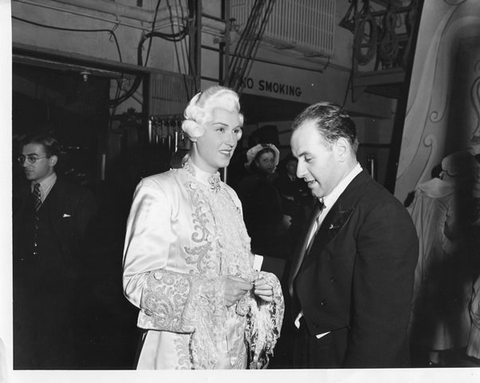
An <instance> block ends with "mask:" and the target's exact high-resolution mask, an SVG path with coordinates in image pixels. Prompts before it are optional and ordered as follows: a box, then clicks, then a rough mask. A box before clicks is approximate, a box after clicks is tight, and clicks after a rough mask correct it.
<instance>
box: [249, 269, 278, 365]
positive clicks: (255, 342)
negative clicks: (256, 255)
mask: <svg viewBox="0 0 480 383" xmlns="http://www.w3.org/2000/svg"><path fill="white" fill-rule="evenodd" d="M260 274H261V276H262V277H263V278H265V280H266V281H267V282H268V283H269V284H270V285H272V286H273V300H272V302H265V301H263V300H254V302H256V303H257V304H253V305H252V306H251V309H250V311H249V312H248V314H247V327H246V330H245V339H246V341H247V343H248V357H249V368H250V369H260V368H265V367H266V366H267V365H268V361H269V359H270V356H271V355H273V349H274V347H275V344H276V343H277V340H278V338H280V330H281V329H282V323H283V316H284V313H285V303H284V300H283V293H282V287H281V285H280V282H279V280H278V278H277V277H276V276H275V275H274V274H271V273H266V272H264V271H261V272H260Z"/></svg>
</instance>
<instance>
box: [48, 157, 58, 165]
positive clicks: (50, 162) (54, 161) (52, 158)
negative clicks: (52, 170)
mask: <svg viewBox="0 0 480 383" xmlns="http://www.w3.org/2000/svg"><path fill="white" fill-rule="evenodd" d="M57 162H58V157H57V156H56V155H53V156H51V157H50V158H49V159H48V163H49V165H50V166H52V167H53V166H55V165H56V164H57Z"/></svg>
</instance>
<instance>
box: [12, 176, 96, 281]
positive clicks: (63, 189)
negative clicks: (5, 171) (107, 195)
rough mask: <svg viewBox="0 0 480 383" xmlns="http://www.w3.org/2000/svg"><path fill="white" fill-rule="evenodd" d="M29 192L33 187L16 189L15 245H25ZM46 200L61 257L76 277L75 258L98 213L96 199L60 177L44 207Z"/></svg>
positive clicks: (27, 186) (68, 270)
mask: <svg viewBox="0 0 480 383" xmlns="http://www.w3.org/2000/svg"><path fill="white" fill-rule="evenodd" d="M30 193H31V190H30V184H28V185H25V187H22V188H20V189H19V190H14V195H13V224H14V226H13V235H14V243H19V242H22V241H24V238H25V233H24V232H22V228H23V227H24V225H25V221H24V220H25V217H26V214H27V209H29V207H30V198H31V197H30ZM47 201H48V212H47V214H48V217H49V220H50V223H51V226H52V228H53V233H52V234H53V238H55V239H56V240H57V241H58V243H59V245H60V248H61V252H62V257H61V258H62V261H63V262H65V266H66V270H65V271H66V272H68V273H73V274H75V270H74V267H73V266H74V264H75V263H76V261H77V259H76V257H78V256H79V255H80V254H81V249H82V247H83V245H84V242H85V236H86V233H87V230H88V228H89V224H90V223H91V221H92V218H93V217H94V216H95V214H96V202H95V199H94V197H93V194H92V193H91V192H90V191H89V190H88V189H86V188H84V187H81V186H79V185H76V184H74V183H72V182H70V181H67V180H65V179H64V178H62V177H61V176H58V178H57V181H56V182H55V185H54V186H53V187H52V189H51V190H50V193H49V194H48V196H47V198H46V200H45V202H44V205H46V204H47ZM42 208H43V206H42ZM69 266H72V267H69Z"/></svg>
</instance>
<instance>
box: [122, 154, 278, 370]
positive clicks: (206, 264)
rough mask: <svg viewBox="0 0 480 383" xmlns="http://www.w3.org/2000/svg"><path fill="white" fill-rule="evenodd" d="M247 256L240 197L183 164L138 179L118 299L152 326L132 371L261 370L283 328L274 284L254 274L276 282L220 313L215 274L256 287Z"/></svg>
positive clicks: (219, 285) (145, 325)
mask: <svg viewBox="0 0 480 383" xmlns="http://www.w3.org/2000/svg"><path fill="white" fill-rule="evenodd" d="M253 259H254V255H253V254H252V253H251V252H250V238H249V237H248V234H247V231H246V228H245V225H244V223H243V218H242V211H241V203H240V200H239V199H238V197H237V195H236V194H235V192H234V191H233V189H232V188H230V187H229V186H228V185H226V184H225V183H223V182H221V181H220V179H219V175H218V174H216V175H213V176H212V175H211V174H208V173H205V172H203V171H201V170H200V169H198V168H197V167H196V166H194V165H193V163H191V162H190V161H188V162H187V163H186V164H185V166H184V168H183V169H174V170H170V171H168V172H165V173H162V174H157V175H154V176H150V177H147V178H145V179H143V180H142V181H141V182H140V183H139V185H138V186H137V189H136V191H135V195H134V199H133V203H132V207H131V211H130V216H129V218H128V221H127V231H126V240H125V249H124V261H123V267H124V273H123V284H124V292H125V295H126V297H127V298H128V299H129V300H130V302H132V303H133V304H134V305H135V306H137V307H139V308H140V313H139V317H138V326H139V327H140V328H143V329H146V330H149V331H147V332H146V334H145V335H144V343H143V346H142V349H141V352H140V357H139V361H138V365H137V368H139V369H220V368H247V365H249V366H250V368H261V367H262V366H263V365H264V364H265V363H266V362H267V360H268V354H271V353H272V350H273V347H274V345H275V343H276V339H277V338H278V336H279V332H280V329H281V324H282V319H283V313H284V303H283V296H282V293H281V288H280V284H279V282H278V280H277V279H276V277H275V276H274V275H273V274H269V273H264V272H261V273H262V276H264V277H265V278H266V279H267V280H268V281H270V282H271V284H273V286H274V301H273V302H272V303H267V302H264V301H261V302H257V300H255V298H254V297H253V295H252V293H251V292H250V293H247V295H246V296H245V298H244V299H242V300H241V301H240V302H239V303H238V304H236V305H234V306H231V307H229V308H226V307H225V304H224V279H223V278H222V276H224V275H227V274H231V275H237V276H241V277H244V278H247V279H249V280H251V281H253V280H254V278H255V277H256V275H257V272H255V271H254V270H253V268H252V265H253ZM249 344H250V347H249V346H248V345H249ZM248 353H250V354H248ZM248 355H249V356H248Z"/></svg>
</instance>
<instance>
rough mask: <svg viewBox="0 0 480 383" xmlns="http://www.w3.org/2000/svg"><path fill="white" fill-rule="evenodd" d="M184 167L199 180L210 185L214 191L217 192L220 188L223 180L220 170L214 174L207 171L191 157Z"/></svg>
mask: <svg viewBox="0 0 480 383" xmlns="http://www.w3.org/2000/svg"><path fill="white" fill-rule="evenodd" d="M183 169H185V170H186V171H188V172H189V173H190V174H191V175H192V176H193V177H194V178H195V179H196V180H197V181H199V182H201V183H202V184H204V185H207V186H209V188H210V190H211V191H212V192H214V193H217V192H218V191H219V190H220V188H221V182H222V181H221V179H220V173H219V172H216V173H214V174H211V173H208V172H205V171H203V170H202V169H200V168H199V167H198V166H196V165H195V164H194V163H193V161H192V160H191V159H190V158H188V160H187V161H186V162H185V163H184V164H183Z"/></svg>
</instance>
